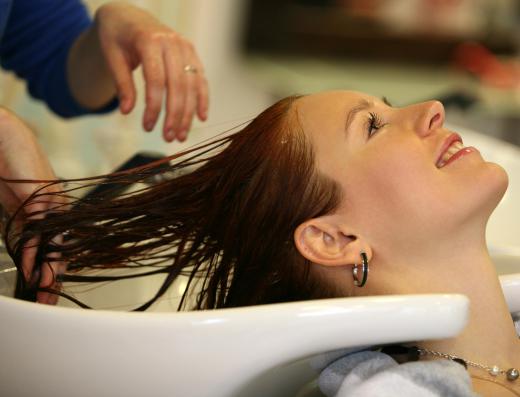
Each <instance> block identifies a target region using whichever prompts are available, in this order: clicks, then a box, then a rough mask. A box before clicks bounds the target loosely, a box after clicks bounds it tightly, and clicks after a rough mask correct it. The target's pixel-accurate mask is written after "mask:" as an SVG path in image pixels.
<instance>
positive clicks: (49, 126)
mask: <svg viewBox="0 0 520 397" xmlns="http://www.w3.org/2000/svg"><path fill="white" fill-rule="evenodd" d="M104 2H105V1H102V0H86V1H85V3H86V4H87V6H88V7H89V9H90V10H91V12H92V13H93V12H95V10H96V8H97V7H99V6H100V5H101V4H103V3H104ZM129 3H133V4H135V5H137V6H139V7H142V8H145V9H147V10H148V11H150V12H151V13H152V14H154V15H155V16H156V17H158V18H159V19H160V20H161V21H162V22H163V23H165V24H167V25H168V26H170V27H171V28H173V29H174V30H176V31H178V32H180V33H181V34H183V35H184V36H186V37H187V38H189V39H190V40H191V41H192V42H193V44H194V45H195V47H196V49H197V52H198V54H199V56H200V58H201V60H202V62H203V63H204V65H205V69H206V75H207V79H208V81H209V85H210V109H209V119H208V121H207V122H205V123H199V122H195V123H194V125H193V129H192V131H191V132H190V135H189V138H188V141H187V142H185V143H184V144H179V143H171V144H167V143H165V142H164V141H163V140H162V138H161V135H162V134H161V126H162V122H158V123H157V127H156V129H155V130H154V131H153V132H151V133H145V132H143V130H142V127H141V125H142V124H141V117H142V114H143V109H144V106H143V95H142V93H143V92H144V91H143V89H142V78H141V70H140V69H137V70H136V72H135V78H136V79H137V80H138V82H137V83H138V86H139V85H140V86H141V87H140V88H141V89H140V90H138V92H139V93H140V94H141V96H139V97H138V102H137V106H136V109H134V111H133V112H132V114H131V115H130V116H122V115H120V114H118V113H117V112H114V113H113V114H111V115H106V116H87V117H83V118H80V119H75V120H73V121H70V120H62V119H59V118H57V117H56V116H54V115H53V114H51V113H50V111H48V109H47V108H46V106H45V105H43V104H41V103H39V102H36V101H33V100H31V99H30V98H29V96H28V94H27V93H26V92H25V90H26V89H25V86H24V83H22V82H20V81H18V80H17V79H16V78H15V77H14V76H13V75H10V74H7V73H1V74H0V104H2V105H3V106H5V107H8V108H10V109H12V110H13V111H15V112H16V113H17V114H18V115H20V116H21V117H22V118H24V119H25V120H26V121H27V122H28V123H29V125H30V126H31V127H32V128H33V130H34V131H35V132H36V133H37V134H38V137H39V139H40V141H41V143H42V145H43V146H44V148H45V150H46V152H47V154H48V155H49V158H50V160H51V163H52V164H53V166H54V169H55V171H56V174H57V175H58V176H59V177H62V178H75V177H83V176H90V175H95V174H101V173H106V172H110V171H112V170H114V169H115V168H116V167H117V166H119V165H120V164H122V163H123V162H125V161H126V160H127V159H128V158H130V157H131V156H133V155H134V154H135V153H136V152H143V151H145V152H153V153H160V154H163V155H165V154H171V153H174V152H176V151H178V150H180V149H181V148H185V147H188V146H191V145H193V144H195V143H197V142H200V141H201V140H204V139H207V138H208V137H211V136H214V135H216V134H218V133H220V132H223V131H225V130H227V129H229V128H231V127H234V126H236V125H239V124H241V123H244V122H246V121H248V120H250V119H252V118H253V117H254V116H255V115H256V114H258V113H259V112H260V111H261V110H263V109H264V108H265V107H267V106H268V105H270V104H271V103H273V102H274V101H275V100H277V99H279V98H281V97H284V96H287V95H291V94H295V93H299V94H305V93H311V92H315V91H320V90H326V89H352V90H359V91H363V92H366V93H369V94H372V95H375V96H378V97H380V96H383V95H384V96H386V97H387V98H388V99H389V100H390V102H391V103H392V104H394V106H405V105H407V104H410V103H413V102H418V101H424V100H429V99H440V100H441V101H442V102H443V103H444V105H445V107H446V114H447V121H448V123H450V126H456V128H455V127H453V128H455V129H456V130H457V131H458V132H461V133H462V136H463V137H464V139H465V142H466V143H467V144H471V145H474V146H476V147H477V148H479V150H481V152H482V153H483V155H484V158H486V159H487V160H490V161H495V162H498V163H500V164H501V165H502V166H504V168H506V170H507V171H508V173H509V176H510V180H511V183H510V188H509V191H508V192H507V194H506V195H505V196H504V198H503V200H502V203H501V204H500V206H499V208H498V209H497V210H496V211H495V213H494V214H493V217H492V219H491V221H490V223H489V225H488V245H489V246H490V251H491V253H492V255H493V258H494V260H495V263H497V266H498V267H499V270H500V269H502V270H500V271H501V272H502V273H509V272H518V266H519V264H520V222H518V214H519V213H520V204H519V203H520V199H519V198H520V156H519V153H520V0H276V1H275V0H134V1H129ZM471 130H477V131H479V132H481V133H482V134H475V133H472V132H471ZM464 131H466V132H464ZM495 138H498V139H499V140H496V139H495ZM9 276H14V273H11V274H9ZM5 280H7V281H5ZM0 281H2V282H4V284H5V285H6V286H7V287H6V288H8V287H9V288H10V285H12V281H13V280H11V279H7V278H5V277H4V278H3V279H0ZM157 282H159V279H158V278H147V280H146V285H144V287H143V288H142V290H140V294H141V295H140V296H138V297H136V296H135V294H136V289H135V288H133V289H132V288H127V287H126V286H127V285H128V284H127V282H122V285H121V288H120V289H118V293H117V294H115V293H113V296H116V298H117V299H116V300H115V301H113V300H111V303H110V304H108V303H107V302H106V299H105V297H104V296H103V295H102V294H99V295H96V296H93V297H90V298H89V300H88V302H89V303H90V304H92V305H93V306H94V307H97V308H128V307H127V306H128V303H131V304H132V303H137V302H143V301H145V300H146V299H147V297H149V296H151V294H152V293H153V292H154V291H155V290H156V288H157ZM0 287H2V285H0ZM184 287H185V283H184V282H183V281H181V283H180V285H179V286H178V288H176V289H174V290H172V292H171V296H166V297H165V298H164V299H163V300H162V302H161V304H160V305H159V306H160V308H158V307H157V306H156V307H155V309H156V310H157V309H163V310H175V308H176V305H174V304H173V303H172V302H175V300H176V298H177V297H178V296H179V295H180V294H181V293H182V291H183V290H184ZM0 289H1V288H0ZM4 289H5V288H4ZM88 290H89V289H88V288H86V291H83V292H87V293H88ZM69 292H71V290H69ZM78 292H81V291H79V290H78ZM169 294H170V292H169ZM83 300H84V299H83ZM84 301H85V300H84ZM132 306H133V305H131V307H132Z"/></svg>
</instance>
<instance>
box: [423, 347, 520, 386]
mask: <svg viewBox="0 0 520 397" xmlns="http://www.w3.org/2000/svg"><path fill="white" fill-rule="evenodd" d="M417 351H418V353H419V355H421V356H427V355H429V356H435V357H442V358H447V359H449V360H452V361H455V362H458V363H459V364H462V365H464V366H465V367H466V368H467V366H468V365H470V366H472V367H475V368H480V369H483V370H485V371H487V373H488V374H490V375H491V376H493V377H497V376H499V375H503V374H505V375H506V377H507V380H508V381H510V382H514V381H516V380H517V379H518V377H519V371H518V369H516V368H509V369H508V370H504V369H502V368H500V367H499V366H498V365H493V366H492V367H489V366H487V365H483V364H479V363H476V362H473V361H469V360H466V359H464V358H461V357H458V356H454V355H453V354H447V353H441V352H437V351H434V350H429V349H423V348H422V347H419V348H417Z"/></svg>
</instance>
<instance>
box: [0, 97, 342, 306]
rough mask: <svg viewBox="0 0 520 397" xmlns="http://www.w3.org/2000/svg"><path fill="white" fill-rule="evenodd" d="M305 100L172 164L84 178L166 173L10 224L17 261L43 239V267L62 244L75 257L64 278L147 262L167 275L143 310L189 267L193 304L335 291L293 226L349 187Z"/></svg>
mask: <svg viewBox="0 0 520 397" xmlns="http://www.w3.org/2000/svg"><path fill="white" fill-rule="evenodd" d="M297 98H298V97H288V98H285V99H282V100H280V101H279V102H277V103H275V104H274V105H272V106H271V107H269V108H268V109H266V110H265V111H264V112H262V113H261V114H260V115H259V116H257V117H256V118H255V119H254V120H253V121H252V122H251V123H250V124H248V125H247V126H246V127H245V128H243V129H242V130H240V131H239V132H237V133H234V134H232V135H229V136H225V137H221V138H218V139H216V140H213V141H211V142H210V143H205V144H202V145H199V146H197V147H195V148H192V149H189V150H186V151H184V152H182V153H179V154H177V155H173V156H170V157H169V158H167V159H165V160H164V161H160V162H156V163H154V164H151V165H148V166H145V167H141V168H137V169H133V170H130V171H128V172H123V173H116V174H111V175H105V176H103V179H100V178H101V177H94V178H88V179H82V180H79V181H81V182H82V183H83V186H92V185H95V184H99V183H101V181H103V182H102V183H117V184H121V183H125V184H128V185H131V184H135V183H136V182H140V181H143V180H144V179H146V178H149V177H151V176H157V174H162V173H167V175H169V177H168V178H166V180H164V181H163V182H160V183H158V184H155V185H153V186H150V187H146V188H143V189H141V190H138V191H136V192H132V193H127V194H123V195H120V196H118V197H116V198H112V199H109V198H107V197H105V196H98V197H94V198H89V199H82V198H72V208H71V207H67V208H65V207H60V206H55V207H54V208H53V209H51V210H49V211H48V213H47V214H46V217H45V219H44V220H41V219H39V220H38V219H35V220H30V221H28V222H27V223H26V225H25V228H24V229H23V231H22V232H21V233H19V234H16V233H13V232H12V230H8V233H7V238H6V240H7V245H8V248H9V251H10V252H11V253H12V256H13V258H14V260H15V263H16V264H17V266H18V268H19V269H21V257H22V251H23V247H24V245H25V244H27V243H28V242H29V241H31V239H34V238H35V237H37V238H38V239H39V246H38V247H39V248H38V254H37V261H36V266H35V268H36V269H38V267H41V266H45V264H46V263H48V262H49V261H53V260H56V258H55V257H56V253H59V255H60V260H63V261H65V262H66V263H68V271H67V273H66V274H65V275H64V276H63V277H62V278H63V279H64V280H65V281H66V280H75V281H78V280H82V279H83V280H85V279H86V280H88V281H96V280H101V281H106V280H107V279H110V278H107V277H102V276H99V277H94V276H91V277H88V276H82V275H81V274H80V273H78V271H80V270H81V269H87V268H103V267H138V268H139V269H138V271H140V272H141V273H139V274H143V270H142V268H144V269H146V266H150V265H151V264H153V267H152V269H153V270H152V271H148V272H144V273H145V274H155V273H158V272H164V273H166V277H165V279H164V281H163V283H162V285H161V286H160V288H159V290H158V291H157V293H156V295H155V296H154V297H153V298H152V299H151V300H150V301H148V302H146V303H145V304H143V305H142V306H140V307H138V308H136V309H135V310H145V309H146V308H147V307H149V306H150V305H151V304H152V303H153V302H154V301H155V300H157V298H159V297H160V296H161V295H162V294H163V293H164V292H165V291H166V290H167V288H168V287H169V286H170V285H171V284H172V282H173V281H174V280H175V279H176V278H177V277H178V276H179V275H181V274H185V275H188V276H189V282H188V288H187V289H186V292H185V293H184V295H183V298H182V301H181V303H180V305H179V309H181V308H183V307H185V303H186V297H187V296H188V295H189V294H191V293H192V291H194V290H195V288H198V295H197V299H196V302H195V306H194V308H195V309H211V308H220V307H233V306H244V305H254V304H263V303H273V302H287V301H295V300H303V299H310V298H320V297H330V296H331V294H332V292H331V291H329V290H328V289H327V288H324V287H323V286H321V285H320V283H319V282H318V281H317V278H316V277H313V276H312V275H311V272H310V271H309V270H310V263H309V262H308V261H307V260H306V259H305V258H303V257H302V256H301V255H300V254H299V252H298V251H297V249H296V247H295V245H294V242H293V233H294V230H295V229H296V227H297V226H298V225H299V224H301V223H302V222H304V221H305V220H308V219H310V218H313V217H317V216H321V215H324V214H327V213H330V212H333V211H334V210H335V208H337V206H338V205H339V202H340V199H341V194H340V189H339V187H338V186H337V185H336V184H335V183H334V182H333V181H331V180H330V179H328V178H326V177H325V176H323V175H321V174H320V173H319V172H318V171H317V170H316V168H315V165H314V154H313V151H312V146H311V144H310V142H309V141H308V140H307V139H306V136H305V134H304V133H303V131H302V129H301V127H300V124H299V122H298V118H297V112H296V110H295V109H294V108H293V107H294V106H293V104H294V102H295V101H296V100H297ZM165 163H166V164H167V167H165ZM172 175H173V176H172ZM74 182H78V180H76V181H74ZM75 189H77V188H71V189H67V190H64V191H62V192H60V193H44V192H43V191H42V192H38V193H36V194H34V195H33V196H32V197H31V198H30V200H29V201H28V202H27V203H26V205H30V203H31V202H33V201H35V200H51V199H53V197H52V196H56V195H61V196H67V197H69V198H71V196H72V195H73V194H74V192H75ZM60 234H64V235H66V242H65V243H63V244H57V243H56V242H55V240H56V239H55V236H57V235H60ZM53 258H54V259H53ZM143 261H145V262H146V263H144V264H143ZM20 274H22V273H20ZM20 279H21V280H20V282H19V283H18V288H17V296H18V297H21V298H24V297H25V298H27V297H29V296H34V292H35V291H36V290H37V289H38V287H37V284H35V283H29V282H28V281H27V280H25V279H24V278H23V277H22V276H21V277H20ZM197 279H200V280H201V284H200V285H199V286H198V287H197V286H196V283H195V281H196V280H197ZM55 292H57V293H58V291H55ZM59 293H60V294H61V295H63V296H65V297H68V295H67V294H65V293H63V292H59Z"/></svg>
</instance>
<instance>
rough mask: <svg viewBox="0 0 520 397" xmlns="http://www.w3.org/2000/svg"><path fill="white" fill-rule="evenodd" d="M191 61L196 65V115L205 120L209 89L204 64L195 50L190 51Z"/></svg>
mask: <svg viewBox="0 0 520 397" xmlns="http://www.w3.org/2000/svg"><path fill="white" fill-rule="evenodd" d="M192 59H193V63H194V65H195V66H196V68H197V70H198V73H197V82H196V85H197V88H196V90H197V117H198V118H199V120H200V121H206V119H207V118H208V106H209V93H208V91H209V89H208V81H207V80H206V76H205V74H204V66H203V65H202V62H201V61H200V59H199V57H198V56H197V53H196V51H195V50H193V51H192Z"/></svg>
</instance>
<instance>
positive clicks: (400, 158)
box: [295, 91, 507, 246]
mask: <svg viewBox="0 0 520 397" xmlns="http://www.w3.org/2000/svg"><path fill="white" fill-rule="evenodd" d="M295 105H296V107H295V109H296V112H297V115H298V119H299V122H300V124H301V126H302V128H303V130H304V132H305V134H306V135H307V136H308V137H309V138H310V140H311V142H312V145H313V148H314V150H315V155H316V164H317V167H318V169H319V170H320V171H321V172H322V173H324V174H325V175H327V176H329V177H331V178H332V179H334V180H335V181H337V182H338V183H339V184H340V185H341V188H342V190H343V193H344V200H343V203H342V205H341V208H340V209H339V210H338V213H339V214H341V215H344V219H345V222H347V223H348V224H349V227H350V228H351V229H353V230H354V231H357V233H359V234H363V235H364V237H366V238H367V239H368V240H369V241H390V242H392V243H396V240H398V242H400V243H401V244H406V243H408V244H414V243H415V242H416V241H417V239H418V238H420V239H424V238H428V239H433V240H432V241H433V242H434V241H435V239H438V238H442V237H443V236H448V237H449V236H450V234H452V233H458V232H460V228H461V227H463V226H464V225H470V224H471V223H473V225H472V226H475V224H474V222H475V219H476V220H477V221H478V222H480V224H482V225H483V226H484V227H485V223H486V222H487V218H488V217H489V215H490V213H491V212H492V211H493V209H494V208H495V207H496V205H497V204H498V202H499V200H500V198H501V197H502V195H503V193H504V192H505V189H506V188H507V175H506V174H505V172H504V170H503V169H502V168H501V167H499V166H497V165H496V164H493V163H488V162H485V161H484V160H483V158H482V156H481V155H480V153H479V152H478V151H477V150H476V149H464V150H463V151H462V152H459V153H458V154H457V155H455V156H453V157H452V158H451V160H449V161H448V162H447V163H446V160H447V159H448V158H449V156H450V155H451V154H453V153H455V152H457V151H458V149H460V148H461V146H456V145H457V144H455V146H453V147H452V148H451V149H450V150H449V151H447V152H446V149H447V147H448V146H449V144H450V142H452V141H454V140H458V139H457V138H458V135H456V134H455V133H454V132H452V131H449V130H447V129H446V128H445V127H444V125H443V123H444V109H443V106H442V104H441V103H440V102H437V101H430V102H424V103H420V104H416V105H412V106H407V107H404V108H395V107H391V106H389V105H387V104H385V103H384V102H383V101H382V100H381V99H378V98H374V97H371V96H369V95H366V94H362V93H357V92H351V91H330V92H323V93H318V94H314V95H309V96H305V97H302V98H300V99H298V100H297V102H296V104H295ZM461 154H462V156H461ZM401 246H402V245H401Z"/></svg>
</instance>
